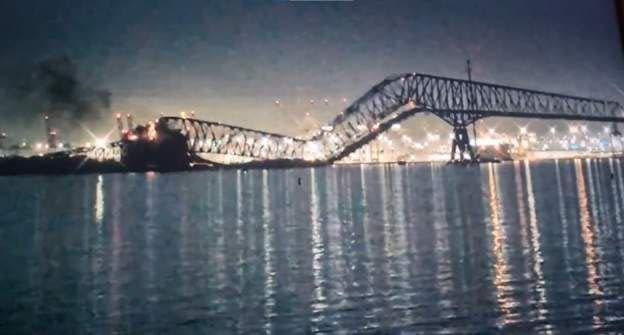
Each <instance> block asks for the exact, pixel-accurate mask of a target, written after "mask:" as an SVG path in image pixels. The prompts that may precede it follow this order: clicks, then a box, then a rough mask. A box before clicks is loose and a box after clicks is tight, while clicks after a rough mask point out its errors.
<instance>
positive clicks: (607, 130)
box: [602, 126, 609, 134]
mask: <svg viewBox="0 0 624 335" xmlns="http://www.w3.org/2000/svg"><path fill="white" fill-rule="evenodd" d="M602 131H604V133H605V134H608V133H609V127H606V126H605V127H604V128H603V129H602Z"/></svg>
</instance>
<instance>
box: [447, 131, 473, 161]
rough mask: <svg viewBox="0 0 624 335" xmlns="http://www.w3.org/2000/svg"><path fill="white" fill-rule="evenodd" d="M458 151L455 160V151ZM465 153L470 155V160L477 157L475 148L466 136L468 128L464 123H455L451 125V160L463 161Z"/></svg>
mask: <svg viewBox="0 0 624 335" xmlns="http://www.w3.org/2000/svg"><path fill="white" fill-rule="evenodd" d="M457 151H459V156H458V160H455V153H456V152H457ZM465 153H468V155H469V156H470V161H472V162H476V161H477V157H476V154H475V150H474V148H473V147H472V145H471V144H470V137H469V136H468V129H466V126H464V125H457V126H455V127H453V140H452V142H451V162H457V161H458V162H460V163H463V162H464V158H465V155H464V154H465Z"/></svg>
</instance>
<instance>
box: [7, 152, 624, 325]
mask: <svg viewBox="0 0 624 335" xmlns="http://www.w3.org/2000/svg"><path fill="white" fill-rule="evenodd" d="M298 178H301V183H300V185H299V183H298ZM0 187H1V188H2V190H3V192H2V194H0V203H1V204H2V207H3V211H2V214H1V215H0V237H2V240H3V243H2V252H1V253H0V260H1V262H2V264H4V265H5V268H4V270H3V275H2V276H0V292H2V293H0V294H1V295H0V297H1V298H0V302H1V304H0V313H1V314H2V315H3V319H2V322H1V323H0V333H42V332H43V333H96V334H100V333H156V332H164V333H172V332H175V333H243V332H254V333H257V332H262V333H305V332H322V331H329V332H331V331H337V330H343V331H347V332H361V331H375V330H389V331H392V330H398V329H402V330H408V331H414V332H425V333H437V332H497V331H500V330H503V331H505V332H512V331H515V332H519V333H529V332H549V331H554V332H558V333H569V332H571V331H572V330H575V331H583V330H585V331H590V330H614V329H615V327H623V326H624V315H622V310H624V299H623V298H624V279H623V278H624V252H623V250H624V226H622V221H623V219H624V217H623V216H624V211H623V210H624V208H623V205H622V204H623V203H624V168H623V166H622V162H621V161H619V160H608V159H605V160H576V161H574V160H562V161H544V162H534V163H528V162H514V163H503V164H482V165H480V166H475V167H461V166H446V165H438V164H416V165H405V166H398V165H363V166H359V165H354V166H339V167H326V168H316V169H288V170H250V171H248V172H243V171H240V170H224V171H208V172H195V173H179V174H154V173H148V174H110V175H102V176H98V175H90V176H70V177H18V178H0ZM460 190H461V192H458V191H460Z"/></svg>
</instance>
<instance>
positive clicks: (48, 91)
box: [20, 55, 111, 122]
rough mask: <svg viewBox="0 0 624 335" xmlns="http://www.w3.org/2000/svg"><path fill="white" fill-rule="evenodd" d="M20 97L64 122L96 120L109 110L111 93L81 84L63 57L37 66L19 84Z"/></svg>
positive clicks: (68, 60) (70, 63) (73, 68)
mask: <svg viewBox="0 0 624 335" xmlns="http://www.w3.org/2000/svg"><path fill="white" fill-rule="evenodd" d="M20 91H21V92H22V93H23V95H22V98H26V99H30V100H32V101H34V102H35V105H39V106H40V108H41V109H40V110H32V111H30V112H31V113H34V114H35V115H37V114H38V115H41V114H44V113H45V114H49V115H50V116H51V117H52V118H57V119H62V120H65V121H77V122H79V121H87V120H94V119H99V118H101V117H102V116H103V114H105V113H108V112H109V111H110V107H111V93H110V92H109V91H107V90H102V89H96V88H93V87H91V86H89V85H88V84H86V83H84V82H83V81H82V80H81V79H80V77H79V73H78V69H77V67H76V64H75V63H74V62H73V61H72V60H71V59H70V58H69V57H68V56H66V55H63V56H58V57H52V58H47V59H45V60H43V61H41V62H40V63H38V64H36V65H35V66H34V67H33V69H32V70H31V71H30V73H29V78H28V79H27V80H26V81H25V82H23V83H22V86H21V88H20Z"/></svg>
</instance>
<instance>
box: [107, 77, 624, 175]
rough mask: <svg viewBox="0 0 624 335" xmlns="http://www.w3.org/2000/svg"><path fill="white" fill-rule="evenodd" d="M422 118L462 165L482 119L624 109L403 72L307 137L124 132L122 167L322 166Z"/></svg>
mask: <svg viewBox="0 0 624 335" xmlns="http://www.w3.org/2000/svg"><path fill="white" fill-rule="evenodd" d="M422 112H429V113H432V114H434V115H436V116H438V117H439V118H441V119H442V120H444V121H445V122H446V123H448V124H449V125H450V126H451V127H452V128H453V132H454V137H453V138H452V152H451V160H454V159H455V154H459V159H460V160H463V159H464V156H465V155H468V156H469V159H470V160H476V159H477V157H476V155H475V150H474V149H473V148H472V147H471V145H470V141H469V132H468V131H467V128H468V126H469V125H471V124H473V123H474V122H475V121H477V120H479V119H482V118H486V117H491V116H497V117H523V118H539V119H566V120H586V121H607V122H623V121H624V109H623V108H622V105H621V104H620V103H618V102H615V101H607V100H599V99H589V98H581V97H575V96H569V95H563V94H556V93H548V92H540V91H535V90H528V89H521V88H514V87H509V86H502V85H496V84H489V83H483V82H476V81H471V80H461V79H452V78H444V77H438V76H432V75H425V74H417V73H408V74H402V75H396V76H392V77H389V78H387V79H385V80H383V81H382V82H380V83H378V84H377V85H375V86H374V87H372V88H371V89H370V90H369V91H368V92H366V94H364V95H363V96H362V97H361V98H359V99H357V100H356V101H355V102H353V103H352V104H351V105H350V106H349V107H347V108H346V109H345V110H344V111H342V112H341V113H340V114H339V115H337V116H336V117H335V118H334V119H333V120H332V121H331V122H330V123H329V124H328V125H326V126H324V127H322V129H319V130H318V131H317V132H316V133H315V134H314V135H313V136H311V137H309V138H297V137H290V136H284V135H280V134H274V133H269V132H264V131H259V130H253V129H248V128H243V127H237V126H232V125H227V124H222V123H218V122H211V121H204V120H198V119H195V118H184V117H169V116H167V117H161V118H159V119H158V120H157V121H156V122H155V123H149V124H148V125H145V126H138V127H136V128H134V129H133V130H130V131H127V132H124V134H123V137H122V140H121V142H119V144H120V146H121V148H122V154H121V160H122V162H123V163H124V164H125V165H126V166H127V167H128V168H129V169H131V170H147V169H156V170H162V171H168V170H185V169H189V168H191V167H193V166H196V165H211V166H276V167H279V166H282V167H288V166H314V165H325V164H331V163H333V162H335V161H337V160H340V159H342V158H344V157H346V156H348V155H349V154H351V153H353V152H354V151H356V150H357V149H359V148H360V147H362V146H364V145H366V144H367V143H369V142H371V141H373V140H374V139H375V138H377V137H378V136H379V135H380V134H382V133H383V132H385V131H386V130H388V129H390V127H391V126H392V125H394V124H397V123H400V122H403V121H405V120H407V119H408V118H410V117H412V116H414V115H416V114H418V113H422Z"/></svg>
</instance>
